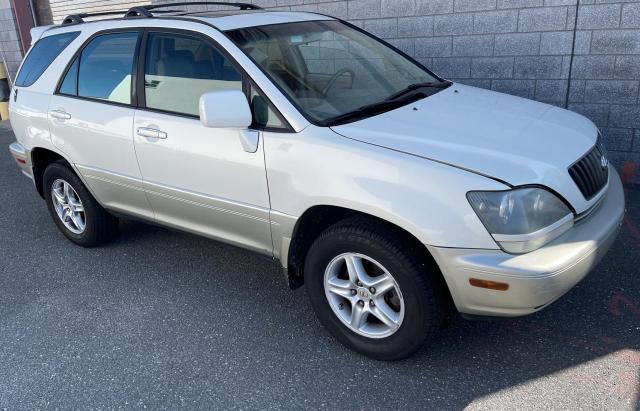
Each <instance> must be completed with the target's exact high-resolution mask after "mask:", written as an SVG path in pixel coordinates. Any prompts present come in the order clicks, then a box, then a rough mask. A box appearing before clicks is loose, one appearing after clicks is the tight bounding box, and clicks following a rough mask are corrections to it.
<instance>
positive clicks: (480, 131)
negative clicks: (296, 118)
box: [332, 84, 598, 212]
mask: <svg viewBox="0 0 640 411" xmlns="http://www.w3.org/2000/svg"><path fill="white" fill-rule="evenodd" d="M332 128H333V130H334V131H335V132H337V133H338V134H341V135H343V136H345V137H348V138H351V139H355V140H359V141H362V142H365V143H369V144H374V145H377V146H380V147H385V148H389V149H393V150H397V151H402V152H405V153H408V154H412V155H416V156H420V157H424V158H427V159H431V160H434V161H438V162H443V163H447V164H450V165H452V166H455V167H459V168H462V169H466V170H469V171H472V172H475V173H478V174H483V175H486V176H488V177H492V178H494V179H498V180H501V181H504V182H506V183H508V184H510V185H513V186H518V185H526V184H540V185H544V186H547V187H549V188H551V189H553V190H554V191H556V192H558V193H560V194H561V195H562V196H564V197H565V199H567V200H568V201H569V202H570V203H571V204H572V205H573V206H574V208H575V209H576V211H577V212H581V211H584V210H586V209H587V208H588V207H590V205H591V204H590V202H588V201H586V200H585V199H584V197H583V196H582V194H581V193H580V191H579V190H578V188H577V186H576V185H575V184H574V183H573V181H572V180H571V177H570V176H569V173H568V168H569V167H570V166H571V165H572V164H573V163H575V162H576V160H578V159H579V158H580V157H582V156H583V155H584V154H585V153H587V152H588V151H589V150H590V149H591V148H592V147H593V146H594V145H595V144H596V141H597V135H598V130H597V128H596V126H595V125H594V124H593V123H592V122H591V121H590V120H588V119H587V118H585V117H583V116H581V115H579V114H576V113H573V112H571V111H567V110H564V109H561V108H558V107H554V106H551V105H548V104H543V103H539V102H536V101H532V100H527V99H523V98H520V97H515V96H510V95H507V94H502V93H497V92H493V91H489V90H484V89H479V88H475V87H470V86H464V85H461V84H454V85H453V86H451V87H449V88H447V89H446V90H443V91H442V92H440V93H437V94H435V95H433V96H431V97H428V98H425V99H422V100H419V101H417V102H415V103H412V104H409V105H407V106H404V107H401V108H399V109H396V110H392V111H389V112H387V113H384V114H380V115H377V116H374V117H371V118H368V119H365V120H361V121H357V122H354V123H350V124H345V125H340V126H334V127H332ZM595 201H596V199H593V200H592V201H591V202H595Z"/></svg>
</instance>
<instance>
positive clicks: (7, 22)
mask: <svg viewBox="0 0 640 411" xmlns="http://www.w3.org/2000/svg"><path fill="white" fill-rule="evenodd" d="M2 56H4V58H5V59H6V62H7V70H8V72H9V75H10V76H11V78H14V77H15V74H16V72H17V71H18V67H19V66H20V62H21V61H22V52H21V50H20V40H19V39H18V31H17V29H16V19H15V16H14V14H13V10H12V8H11V1H10V0H0V58H1V57H2Z"/></svg>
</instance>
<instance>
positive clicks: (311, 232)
mask: <svg viewBox="0 0 640 411" xmlns="http://www.w3.org/2000/svg"><path fill="white" fill-rule="evenodd" d="M352 218H361V219H362V220H366V221H367V222H368V223H370V224H371V225H373V226H377V225H382V226H384V227H385V228H387V229H389V230H390V231H391V232H392V233H393V235H396V236H399V237H400V238H402V239H403V240H404V241H406V242H407V243H408V244H410V246H411V248H412V249H413V250H415V251H416V252H418V253H419V255H420V258H421V259H422V260H423V261H424V263H425V265H427V266H430V267H433V268H435V269H437V272H438V277H439V278H440V279H441V280H442V284H441V285H443V286H444V287H445V289H446V292H447V294H449V295H448V298H449V299H450V301H452V299H451V295H450V292H449V288H448V286H447V284H446V281H445V279H444V276H443V275H442V272H441V270H440V267H439V266H438V264H437V262H436V260H435V259H434V258H433V256H432V255H431V253H430V252H429V250H428V249H427V247H426V246H425V245H424V244H423V243H422V242H421V241H420V240H419V239H418V237H416V236H415V235H414V234H413V233H411V232H410V231H409V230H407V229H406V228H403V227H401V226H400V225H398V224H395V223H393V222H390V221H388V220H386V219H384V218H381V217H378V216H376V215H374V214H370V213H367V212H363V211H359V210H355V209H352V208H347V207H340V206H334V205H316V206H313V207H310V208H308V209H307V210H306V211H305V212H304V213H303V214H302V215H301V216H300V217H299V218H298V220H297V221H296V224H295V226H294V229H293V233H292V237H291V243H290V246H289V250H288V255H287V256H286V258H287V266H286V267H287V268H286V275H287V278H288V281H289V285H290V287H291V288H293V289H295V288H298V287H300V286H302V285H303V284H304V263H305V259H306V256H307V253H308V251H309V248H310V247H311V245H312V244H313V242H314V241H315V239H316V238H317V237H318V236H319V235H320V234H321V233H322V232H323V231H325V230H326V229H328V228H329V227H331V226H333V225H335V224H338V223H340V222H341V221H344V220H347V219H352ZM283 258H284V256H283Z"/></svg>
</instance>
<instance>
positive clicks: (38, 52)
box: [15, 31, 80, 87]
mask: <svg viewBox="0 0 640 411" xmlns="http://www.w3.org/2000/svg"><path fill="white" fill-rule="evenodd" d="M79 34H80V32H79V31H74V32H69V33H62V34H55V35H53V36H47V37H44V38H42V39H40V40H38V41H37V42H36V44H35V45H34V46H33V48H32V49H31V51H30V52H29V54H28V55H27V58H26V59H25V60H24V63H22V68H21V69H20V72H19V73H18V77H16V83H15V84H16V86H19V87H29V86H30V85H32V84H33V83H35V82H36V80H38V79H39V78H40V76H41V75H42V73H44V71H45V70H46V69H47V67H49V65H50V64H51V62H52V61H53V60H54V59H55V58H56V57H57V56H58V55H59V54H60V53H61V52H62V51H63V50H64V49H65V48H66V47H67V46H68V45H69V43H71V42H72V41H73V40H74V39H75V38H76V37H78V35H79Z"/></svg>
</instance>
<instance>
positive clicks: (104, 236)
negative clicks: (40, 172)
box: [42, 161, 118, 247]
mask: <svg viewBox="0 0 640 411" xmlns="http://www.w3.org/2000/svg"><path fill="white" fill-rule="evenodd" d="M56 180H64V181H66V182H67V183H69V184H70V185H71V187H72V188H73V189H74V190H75V192H76V193H77V195H78V197H79V198H80V200H81V201H82V205H83V207H84V214H85V222H86V227H85V228H84V231H83V232H82V233H79V234H78V233H74V232H73V231H71V230H70V229H69V228H67V227H66V226H65V224H64V223H63V222H62V220H61V219H60V217H58V214H57V212H56V210H55V208H54V203H53V199H52V193H51V190H52V187H53V184H54V182H55V181H56ZM42 182H43V186H42V187H43V194H44V198H45V201H46V203H47V208H48V209H49V214H51V218H53V221H54V223H55V224H56V226H57V227H58V229H59V230H60V231H61V232H62V233H63V234H64V235H65V236H66V237H67V238H68V239H69V240H71V241H72V242H73V243H75V244H77V245H79V246H81V247H96V246H99V245H101V244H104V243H106V242H108V241H110V240H112V239H113V238H114V237H115V236H116V235H117V232H118V219H117V218H116V217H114V216H112V215H111V214H109V213H108V212H107V211H106V210H105V209H104V208H102V206H101V205H100V204H98V202H97V201H96V200H95V199H94V198H93V196H92V195H91V193H89V190H87V188H86V187H85V186H84V184H83V183H82V181H81V180H80V178H78V176H77V175H76V174H75V173H74V172H73V170H71V168H70V167H69V166H68V165H67V163H65V162H62V161H59V162H55V163H51V164H50V165H49V166H48V167H47V168H46V169H45V171H44V176H43V181H42Z"/></svg>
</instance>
